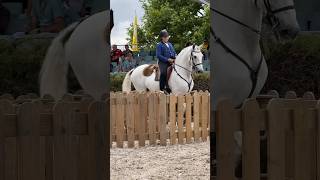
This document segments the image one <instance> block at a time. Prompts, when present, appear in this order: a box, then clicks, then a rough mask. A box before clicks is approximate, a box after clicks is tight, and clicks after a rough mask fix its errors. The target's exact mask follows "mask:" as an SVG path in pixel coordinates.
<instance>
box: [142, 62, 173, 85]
mask: <svg viewBox="0 0 320 180" xmlns="http://www.w3.org/2000/svg"><path fill="white" fill-rule="evenodd" d="M172 70H173V66H169V67H168V69H167V81H168V80H169V78H170V76H171V73H172ZM153 72H155V73H156V77H155V79H154V80H155V81H160V74H161V72H160V68H159V66H158V65H157V64H150V65H149V66H147V67H146V68H145V69H144V70H143V75H144V76H151V74H153Z"/></svg>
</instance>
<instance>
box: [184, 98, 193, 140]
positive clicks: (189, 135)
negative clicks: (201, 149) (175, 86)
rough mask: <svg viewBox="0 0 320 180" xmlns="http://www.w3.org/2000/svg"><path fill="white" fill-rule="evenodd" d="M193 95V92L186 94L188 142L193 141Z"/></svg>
mask: <svg viewBox="0 0 320 180" xmlns="http://www.w3.org/2000/svg"><path fill="white" fill-rule="evenodd" d="M192 102H193V99H192V96H191V94H187V95H186V143H191V137H192V128H191V118H192V115H191V108H192Z"/></svg>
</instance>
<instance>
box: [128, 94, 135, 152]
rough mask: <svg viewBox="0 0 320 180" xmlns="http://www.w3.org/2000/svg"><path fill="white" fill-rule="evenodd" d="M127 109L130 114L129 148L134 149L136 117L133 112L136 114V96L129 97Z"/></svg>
mask: <svg viewBox="0 0 320 180" xmlns="http://www.w3.org/2000/svg"><path fill="white" fill-rule="evenodd" d="M127 100H128V101H127V107H128V111H127V113H128V114H129V116H127V135H128V147H129V148H132V147H134V142H135V141H134V140H135V134H134V131H135V130H134V121H135V119H134V116H133V114H132V112H134V104H135V102H134V101H135V99H134V96H132V95H129V96H128V97H127Z"/></svg>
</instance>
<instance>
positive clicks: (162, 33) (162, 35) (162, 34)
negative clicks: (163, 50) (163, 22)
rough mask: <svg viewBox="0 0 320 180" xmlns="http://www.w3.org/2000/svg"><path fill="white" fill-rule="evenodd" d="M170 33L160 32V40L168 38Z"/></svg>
mask: <svg viewBox="0 0 320 180" xmlns="http://www.w3.org/2000/svg"><path fill="white" fill-rule="evenodd" d="M168 36H169V33H168V31H167V30H166V29H164V30H161V31H160V38H163V37H168Z"/></svg>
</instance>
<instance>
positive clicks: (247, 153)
mask: <svg viewBox="0 0 320 180" xmlns="http://www.w3.org/2000/svg"><path fill="white" fill-rule="evenodd" d="M242 119H243V130H242V132H243V147H242V148H243V151H242V152H243V154H242V164H243V165H242V172H243V179H244V180H256V179H259V178H260V119H261V112H260V108H259V104H258V103H257V101H256V100H254V99H249V100H246V101H245V102H244V105H243V107H242Z"/></svg>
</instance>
